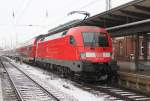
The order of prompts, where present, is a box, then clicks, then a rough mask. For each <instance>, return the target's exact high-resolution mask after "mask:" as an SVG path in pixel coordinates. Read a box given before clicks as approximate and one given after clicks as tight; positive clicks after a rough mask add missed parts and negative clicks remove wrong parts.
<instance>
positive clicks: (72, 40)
mask: <svg viewBox="0 0 150 101" xmlns="http://www.w3.org/2000/svg"><path fill="white" fill-rule="evenodd" d="M70 44H72V45H74V44H75V39H74V37H73V36H70Z"/></svg>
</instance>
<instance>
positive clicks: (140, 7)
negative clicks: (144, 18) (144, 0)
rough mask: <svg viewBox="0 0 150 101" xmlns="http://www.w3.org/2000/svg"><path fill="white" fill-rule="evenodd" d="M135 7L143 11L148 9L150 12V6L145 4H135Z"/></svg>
mask: <svg viewBox="0 0 150 101" xmlns="http://www.w3.org/2000/svg"><path fill="white" fill-rule="evenodd" d="M134 7H135V8H136V9H140V10H143V11H146V12H148V13H149V12H150V7H145V6H141V5H134Z"/></svg>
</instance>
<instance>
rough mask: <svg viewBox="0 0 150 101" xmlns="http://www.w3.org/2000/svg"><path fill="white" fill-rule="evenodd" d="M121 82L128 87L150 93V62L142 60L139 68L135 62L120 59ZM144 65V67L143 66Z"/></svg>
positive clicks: (119, 72)
mask: <svg viewBox="0 0 150 101" xmlns="http://www.w3.org/2000/svg"><path fill="white" fill-rule="evenodd" d="M118 65H119V66H120V70H119V71H118V74H119V84H120V85H121V86H124V87H126V88H131V89H133V90H136V91H139V92H141V93H144V94H145V93H146V94H148V95H149V94H150V62H141V63H140V64H139V65H138V69H139V70H137V67H136V65H135V63H134V62H125V61H124V62H123V61H119V62H118ZM141 66H142V67H141Z"/></svg>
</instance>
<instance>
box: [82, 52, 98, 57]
mask: <svg viewBox="0 0 150 101" xmlns="http://www.w3.org/2000/svg"><path fill="white" fill-rule="evenodd" d="M80 57H81V58H86V57H96V54H95V53H94V52H85V53H81V54H80Z"/></svg>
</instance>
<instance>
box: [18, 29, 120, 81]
mask: <svg viewBox="0 0 150 101" xmlns="http://www.w3.org/2000/svg"><path fill="white" fill-rule="evenodd" d="M22 50H25V53H26V55H22V56H25V58H23V59H26V60H28V61H32V62H35V63H38V64H42V65H44V66H47V67H49V68H51V69H52V70H56V71H59V72H61V73H63V74H64V75H78V76H79V77H80V78H84V79H92V80H104V79H112V78H113V77H115V76H116V73H117V64H116V63H115V62H113V61H112V57H111V55H112V42H111V38H110V36H109V34H108V33H107V31H106V30H105V29H104V28H99V27H95V26H78V27H73V28H70V29H69V30H65V31H62V32H59V33H53V34H51V33H49V34H47V35H41V36H39V37H37V38H36V39H35V40H34V41H33V42H32V45H29V46H27V47H26V49H23V48H20V49H19V52H20V53H21V52H23V51H22ZM27 57H28V58H27Z"/></svg>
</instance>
